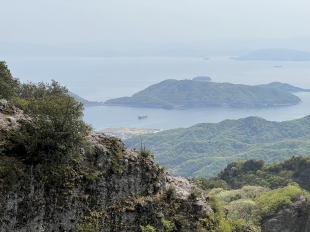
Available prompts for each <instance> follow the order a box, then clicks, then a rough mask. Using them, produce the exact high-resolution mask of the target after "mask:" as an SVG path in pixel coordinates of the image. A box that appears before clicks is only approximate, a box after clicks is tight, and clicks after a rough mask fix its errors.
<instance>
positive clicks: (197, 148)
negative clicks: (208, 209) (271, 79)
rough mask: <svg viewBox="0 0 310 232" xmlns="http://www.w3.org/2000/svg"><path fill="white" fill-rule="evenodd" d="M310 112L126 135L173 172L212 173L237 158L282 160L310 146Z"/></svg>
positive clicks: (128, 143) (208, 174)
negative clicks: (291, 117)
mask: <svg viewBox="0 0 310 232" xmlns="http://www.w3.org/2000/svg"><path fill="white" fill-rule="evenodd" d="M309 134H310V116H307V117H304V118H301V119H298V120H292V121H285V122H271V121H267V120H264V119H262V118H257V117H248V118H244V119H239V120H225V121H222V122H220V123H202V124H197V125H195V126H193V127H190V128H185V129H183V128H182V129H173V130H167V131H163V132H159V133H156V134H150V135H143V136H141V137H134V138H130V139H127V140H126V141H125V142H126V144H127V145H128V146H129V147H132V148H139V147H140V146H141V140H142V142H143V144H144V146H146V147H147V148H149V149H150V150H151V151H152V152H153V153H154V155H155V157H156V159H157V160H158V161H159V162H160V163H161V164H162V165H165V166H167V167H168V169H169V171H170V172H171V173H172V174H174V175H180V176H192V177H199V176H200V177H210V176H215V175H217V174H218V173H219V172H220V171H221V170H222V169H224V168H225V166H226V165H227V164H228V163H230V162H232V161H234V160H248V159H260V160H264V161H266V162H276V161H281V160H284V159H286V158H289V157H292V156H294V155H296V156H298V155H300V156H304V155H308V154H309V150H310V137H309Z"/></svg>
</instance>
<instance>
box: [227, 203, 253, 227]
mask: <svg viewBox="0 0 310 232" xmlns="http://www.w3.org/2000/svg"><path fill="white" fill-rule="evenodd" d="M225 209H226V210H227V218H228V219H232V220H239V219H243V220H245V221H246V222H249V221H251V222H255V223H256V222H258V220H259V218H258V216H257V210H258V207H257V205H256V203H255V201H253V200H251V199H240V200H236V201H232V202H230V203H229V204H228V205H226V206H225Z"/></svg>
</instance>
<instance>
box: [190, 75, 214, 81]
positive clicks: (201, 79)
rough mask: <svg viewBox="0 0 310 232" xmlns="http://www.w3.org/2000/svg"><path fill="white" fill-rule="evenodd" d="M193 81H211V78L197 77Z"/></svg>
mask: <svg viewBox="0 0 310 232" xmlns="http://www.w3.org/2000/svg"><path fill="white" fill-rule="evenodd" d="M192 80H193V81H211V80H212V79H211V77H208V76H197V77H194V78H193V79H192Z"/></svg>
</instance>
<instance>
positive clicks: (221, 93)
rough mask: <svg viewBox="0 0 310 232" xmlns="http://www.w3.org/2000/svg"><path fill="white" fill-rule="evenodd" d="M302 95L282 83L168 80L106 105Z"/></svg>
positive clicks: (179, 105) (186, 104)
mask: <svg viewBox="0 0 310 232" xmlns="http://www.w3.org/2000/svg"><path fill="white" fill-rule="evenodd" d="M299 102H300V99H299V98H298V97H297V96H295V95H293V94H292V93H291V91H287V89H286V88H283V87H282V86H274V85H272V84H269V85H257V86H250V85H241V84H231V83H215V82H209V81H194V80H172V79H171V80H165V81H162V82H160V83H158V84H155V85H152V86H150V87H148V88H146V89H144V90H142V91H140V92H138V93H136V94H134V95H132V96H131V97H121V98H116V99H111V100H108V101H106V102H105V105H112V106H131V107H147V108H164V109H189V108H206V107H232V108H259V107H275V106H288V105H295V104H298V103H299Z"/></svg>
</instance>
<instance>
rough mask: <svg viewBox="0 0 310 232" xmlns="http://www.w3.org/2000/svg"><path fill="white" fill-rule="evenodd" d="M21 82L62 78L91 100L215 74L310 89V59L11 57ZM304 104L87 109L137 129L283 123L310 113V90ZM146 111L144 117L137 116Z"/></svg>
mask: <svg viewBox="0 0 310 232" xmlns="http://www.w3.org/2000/svg"><path fill="white" fill-rule="evenodd" d="M3 59H5V60H6V61H7V63H8V65H9V67H10V69H11V70H12V72H13V74H14V76H16V77H18V78H20V79H21V80H22V81H32V82H38V81H50V80H51V79H54V80H57V81H59V82H61V83H62V84H64V85H65V86H67V87H68V88H69V89H70V90H71V91H72V92H74V93H76V94H78V95H80V96H81V97H84V98H87V99H88V100H95V101H105V100H107V99H110V98H116V97H122V96H130V95H132V94H133V93H135V92H137V91H139V90H142V89H144V88H146V87H147V86H149V85H152V84H155V83H158V82H160V81H163V80H165V79H191V78H192V77H194V76H203V75H207V76H210V77H211V78H212V79H213V81H215V82H231V83H238V84H240V83H241V84H252V85H254V84H264V83H269V82H273V81H280V82H286V83H290V84H293V85H296V86H299V87H302V88H309V89H310V62H278V61H236V60H233V59H230V58H229V57H210V59H204V58H200V57H6V58H3ZM297 95H298V96H299V97H300V98H301V99H302V103H300V104H298V105H295V106H290V107H275V108H268V109H231V108H207V109H190V110H164V109H145V108H129V107H116V106H100V107H90V108H86V109H85V116H84V119H85V121H86V122H88V123H89V124H91V125H92V126H93V127H94V128H95V129H103V128H107V127H137V128H154V129H170V128H177V127H188V126H191V125H194V124H196V123H202V122H219V121H222V120H225V119H237V118H242V117H247V116H259V117H263V118H265V119H268V120H275V121H283V120H290V119H295V118H300V117H303V116H306V115H308V114H310V93H297ZM139 115H147V116H148V118H147V119H144V120H139V119H138V118H137V116H139Z"/></svg>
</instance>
